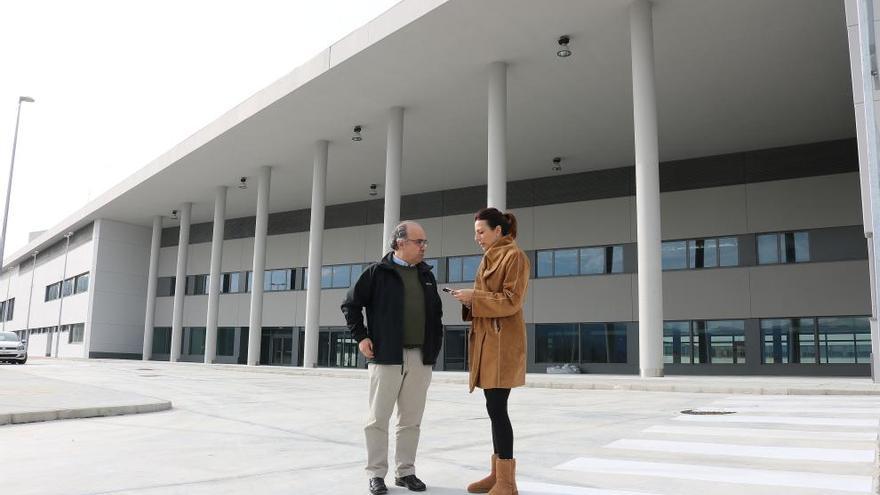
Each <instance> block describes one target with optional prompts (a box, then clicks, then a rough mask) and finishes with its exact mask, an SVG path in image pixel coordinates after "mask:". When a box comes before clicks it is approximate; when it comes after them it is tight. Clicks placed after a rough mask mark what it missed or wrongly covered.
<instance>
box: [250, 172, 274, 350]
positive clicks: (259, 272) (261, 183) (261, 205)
mask: <svg viewBox="0 0 880 495" xmlns="http://www.w3.org/2000/svg"><path fill="white" fill-rule="evenodd" d="M271 177H272V168H271V167H269V166H263V167H261V168H260V177H259V180H258V183H257V222H256V228H255V229H254V230H255V232H254V266H253V268H252V270H253V272H254V276H253V281H254V282H253V286H252V287H251V288H250V290H251V317H250V320H249V321H250V322H249V326H248V349H247V353H248V356H247V364H248V366H256V365H257V364H259V363H260V339H261V338H262V335H263V280H264V279H265V278H266V273H265V271H266V232H267V230H268V227H269V185H270V180H271Z"/></svg>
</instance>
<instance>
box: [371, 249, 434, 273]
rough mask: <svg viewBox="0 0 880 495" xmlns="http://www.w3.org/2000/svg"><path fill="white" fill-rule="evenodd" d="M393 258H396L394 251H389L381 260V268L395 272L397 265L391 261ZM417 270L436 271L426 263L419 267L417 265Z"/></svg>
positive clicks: (420, 263) (421, 263)
mask: <svg viewBox="0 0 880 495" xmlns="http://www.w3.org/2000/svg"><path fill="white" fill-rule="evenodd" d="M392 256H394V252H393V251H389V252H388V254H386V255H385V256H383V257H382V259H381V260H379V268H385V269H388V270H393V269H394V266H395V263H394V260H393V259H391V257H392ZM415 268H418V269H419V271H420V272H429V271H431V270H433V269H434V267H432V266H431V265H429V264H427V263H425V262H424V261H420V262H419V264H418V265H415Z"/></svg>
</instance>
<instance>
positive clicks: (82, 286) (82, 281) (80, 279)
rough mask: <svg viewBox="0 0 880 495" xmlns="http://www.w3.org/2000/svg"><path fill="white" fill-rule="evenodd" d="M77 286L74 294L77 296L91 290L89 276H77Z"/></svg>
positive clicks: (86, 274)
mask: <svg viewBox="0 0 880 495" xmlns="http://www.w3.org/2000/svg"><path fill="white" fill-rule="evenodd" d="M75 285H76V286H75V287H74V289H73V292H74V293H76V294H80V293H82V292H85V291H87V290H89V274H88V273H83V274H82V275H77V277H76V283H75Z"/></svg>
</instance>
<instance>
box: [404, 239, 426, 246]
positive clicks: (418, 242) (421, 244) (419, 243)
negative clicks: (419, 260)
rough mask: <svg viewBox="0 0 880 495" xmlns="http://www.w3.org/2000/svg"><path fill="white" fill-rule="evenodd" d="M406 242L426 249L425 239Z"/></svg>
mask: <svg viewBox="0 0 880 495" xmlns="http://www.w3.org/2000/svg"><path fill="white" fill-rule="evenodd" d="M407 241H409V242H412V243H413V244H415V245H417V246H418V247H428V240H427V239H407Z"/></svg>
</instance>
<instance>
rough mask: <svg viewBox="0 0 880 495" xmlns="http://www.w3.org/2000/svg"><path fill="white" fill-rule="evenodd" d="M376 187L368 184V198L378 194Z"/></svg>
mask: <svg viewBox="0 0 880 495" xmlns="http://www.w3.org/2000/svg"><path fill="white" fill-rule="evenodd" d="M378 187H379V186H378V185H376V184H370V196H375V195H377V194H379V191H377V189H378Z"/></svg>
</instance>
